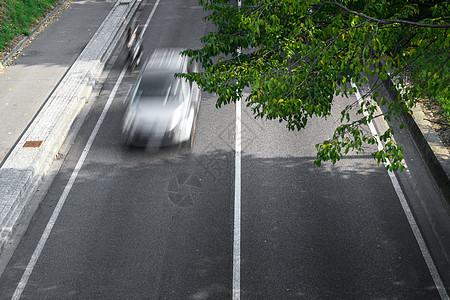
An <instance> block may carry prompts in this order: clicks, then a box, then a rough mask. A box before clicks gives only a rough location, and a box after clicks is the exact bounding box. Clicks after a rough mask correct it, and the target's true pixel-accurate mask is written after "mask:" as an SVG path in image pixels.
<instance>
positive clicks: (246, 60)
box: [182, 0, 450, 170]
mask: <svg viewBox="0 0 450 300" xmlns="http://www.w3.org/2000/svg"><path fill="white" fill-rule="evenodd" d="M199 3H200V5H202V6H203V8H204V9H205V10H208V11H209V12H210V14H209V15H208V17H206V21H208V22H212V24H214V25H215V28H216V30H215V31H214V32H210V33H208V34H207V35H206V36H204V37H203V38H202V42H203V43H204V46H203V48H201V49H194V50H192V49H189V50H186V51H185V52H184V54H186V55H189V56H191V57H193V58H194V59H195V60H197V61H200V62H201V64H202V67H203V69H204V71H203V72H202V73H198V74H183V75H182V76H184V77H186V78H188V79H189V80H191V81H196V82H197V83H198V84H199V85H200V86H201V87H203V88H204V89H205V90H206V91H208V92H213V93H216V94H217V95H218V100H217V106H218V107H220V106H222V105H223V104H227V103H230V102H235V101H236V100H238V99H240V98H241V96H242V91H243V90H244V88H246V87H250V88H251V94H250V95H249V96H248V97H247V98H246V99H245V101H246V104H247V106H249V107H251V109H252V110H253V113H254V115H255V117H261V118H267V119H278V120H279V121H280V122H285V124H286V126H287V128H288V129H290V130H300V129H302V128H304V127H305V126H306V125H307V122H308V120H309V119H310V118H311V117H313V116H317V117H327V116H328V115H330V113H331V107H332V104H333V100H335V99H336V98H335V96H336V95H344V96H348V95H351V94H354V93H355V92H356V88H355V85H356V86H361V85H362V84H364V83H367V82H368V76H372V75H374V74H376V75H378V77H379V78H380V79H381V80H386V79H388V76H391V77H393V76H394V77H395V76H397V75H399V74H403V73H405V72H408V75H409V76H411V77H412V78H413V80H414V82H415V84H414V85H413V86H409V87H408V86H407V85H405V83H404V82H403V81H402V80H400V81H399V82H398V84H399V85H400V87H401V88H403V89H404V93H402V94H401V96H399V98H398V99H397V100H396V101H394V102H391V103H389V104H388V109H387V111H386V112H385V113H383V114H382V115H381V117H384V118H386V119H387V120H390V119H391V118H395V117H396V116H398V115H399V114H400V112H401V111H406V112H410V110H411V108H412V107H413V105H414V103H415V100H416V99H417V98H419V97H422V96H425V95H427V96H431V97H432V96H433V95H434V94H436V92H437V91H440V92H441V93H442V91H443V90H446V95H445V97H446V99H448V96H449V93H450V92H449V90H448V81H447V80H443V78H448V75H447V76H444V75H445V74H444V73H443V72H444V71H443V70H444V69H445V68H448V65H449V58H450V55H449V53H450V51H449V49H450V32H449V28H450V24H449V23H450V20H449V19H450V17H449V11H450V9H449V5H448V4H449V3H448V1H438V0H336V1H331V0H330V1H327V0H302V1H300V0H243V1H242V6H241V7H240V8H239V7H237V5H236V1H228V0H200V1H199ZM241 49H242V53H241ZM429 51H433V52H435V53H440V55H439V56H438V57H436V59H437V60H438V61H437V62H435V63H434V66H433V69H432V71H430V72H429V73H427V74H426V76H424V75H423V72H421V70H415V69H414V68H413V67H412V66H414V62H415V61H416V60H417V59H418V58H420V57H422V56H423V54H424V53H425V52H429ZM350 83H353V85H351V84H350ZM385 102H386V101H385V99H384V98H382V97H379V96H378V95H377V94H376V93H372V94H371V97H363V100H362V103H358V102H355V103H354V104H353V105H349V106H347V107H346V108H345V109H344V110H343V111H342V118H341V124H340V125H339V126H338V127H337V128H336V130H335V132H334V134H333V136H332V137H330V139H329V140H327V141H324V142H323V143H321V144H318V145H316V147H317V150H318V153H317V160H316V164H318V165H320V164H321V163H322V162H324V161H329V160H330V161H332V162H333V163H335V162H336V161H338V160H339V159H341V158H342V157H343V155H345V154H347V153H348V152H349V151H356V152H363V151H364V147H366V146H367V144H378V142H377V139H376V138H374V137H372V136H370V135H368V134H367V131H366V130H364V127H365V126H366V125H367V124H368V123H369V122H370V121H371V120H372V119H374V118H376V117H380V115H377V110H376V105H384V104H385ZM355 107H356V110H357V116H358V117H357V119H356V120H355V119H354V118H351V117H350V110H352V109H354V108H355ZM392 135H393V128H389V130H388V131H386V132H384V133H383V134H381V135H380V139H381V141H383V145H384V146H383V150H380V151H377V152H375V153H372V156H373V157H374V158H375V159H376V160H377V162H378V163H380V162H390V165H389V166H388V168H389V169H391V170H392V169H394V170H396V169H399V168H400V169H401V164H400V162H401V160H402V151H403V150H402V148H401V147H400V146H399V145H397V144H396V143H395V142H394V141H393V140H392Z"/></svg>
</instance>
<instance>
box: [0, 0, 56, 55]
mask: <svg viewBox="0 0 450 300" xmlns="http://www.w3.org/2000/svg"><path fill="white" fill-rule="evenodd" d="M59 1H60V0H0V51H4V50H5V49H7V48H8V46H10V43H11V41H12V40H14V39H15V38H16V37H18V36H21V35H25V36H27V35H29V34H30V31H31V29H32V28H33V27H34V26H35V25H37V23H38V22H39V21H40V20H41V19H42V18H43V17H45V16H46V15H47V14H48V12H49V11H51V9H53V7H55V5H56V4H57V3H58V2H59Z"/></svg>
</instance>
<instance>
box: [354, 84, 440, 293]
mask: <svg viewBox="0 0 450 300" xmlns="http://www.w3.org/2000/svg"><path fill="white" fill-rule="evenodd" d="M351 84H352V87H354V88H356V99H357V100H358V102H359V103H361V102H362V97H361V94H360V93H359V90H358V87H357V86H356V85H355V84H354V83H353V82H352V83H351ZM364 115H365V116H368V113H367V112H366V111H364ZM369 129H370V131H371V133H372V135H373V136H375V138H376V139H377V142H378V150H382V149H383V146H382V144H381V141H380V138H379V136H378V132H377V130H376V129H375V126H374V125H373V122H370V123H369ZM385 165H386V163H385ZM388 174H389V178H390V179H391V182H392V185H393V187H394V189H395V192H396V194H397V197H398V199H399V200H400V203H401V205H402V208H403V211H404V212H405V215H406V218H407V219H408V223H409V226H410V227H411V230H412V232H413V233H414V236H415V238H416V241H417V244H418V245H419V248H420V251H421V252H422V256H423V258H424V259H425V263H426V264H427V266H428V270H429V271H430V274H431V277H432V278H433V281H434V284H435V285H436V288H437V290H438V292H439V295H440V296H441V298H442V299H445V300H447V299H449V296H448V294H447V291H446V289H445V286H444V284H443V282H442V279H441V277H440V276H439V272H438V270H437V268H436V265H435V264H434V262H433V258H432V257H431V254H430V252H429V251H428V248H427V246H426V244H425V240H424V238H423V236H422V234H421V233H420V230H419V226H417V223H416V220H415V219H414V216H413V214H412V212H411V209H410V207H409V205H408V202H407V201H406V198H405V194H404V193H403V191H402V188H401V187H400V184H399V182H398V179H397V177H395V174H394V172H391V171H388Z"/></svg>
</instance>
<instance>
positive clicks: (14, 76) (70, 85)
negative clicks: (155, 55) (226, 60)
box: [0, 0, 138, 250]
mask: <svg viewBox="0 0 450 300" xmlns="http://www.w3.org/2000/svg"><path fill="white" fill-rule="evenodd" d="M137 3H138V2H136V0H118V1H115V2H114V1H71V2H69V4H70V6H68V8H66V9H65V10H62V11H60V14H59V15H57V10H58V9H56V11H54V12H53V14H55V17H56V18H55V20H54V21H53V22H52V23H49V22H48V21H46V22H47V23H49V24H48V26H47V28H46V29H45V30H44V31H42V33H41V34H39V35H37V36H35V37H31V41H32V42H31V43H30V45H29V46H28V47H25V48H23V49H22V50H19V52H18V53H17V54H18V55H13V56H16V59H14V60H13V61H12V64H11V65H10V66H8V67H6V68H5V69H4V70H3V71H2V73H1V75H0V99H1V100H0V107H1V111H0V114H1V119H0V120H1V121H0V137H1V138H0V158H1V161H2V164H1V168H0V191H1V192H0V228H1V236H0V250H1V249H3V247H4V246H5V244H6V243H7V241H8V239H9V238H10V236H11V235H12V234H13V232H14V229H15V227H16V226H17V224H18V223H19V222H20V220H21V217H22V215H23V213H24V211H25V210H26V207H27V206H28V204H29V201H30V199H31V198H32V195H33V194H34V192H35V191H36V190H38V186H39V184H40V182H41V180H42V177H43V176H44V175H45V174H46V172H47V171H48V169H49V167H50V165H51V164H52V163H53V161H54V159H55V158H57V157H58V150H59V148H60V147H61V145H62V143H63V142H64V139H65V137H66V136H67V134H68V131H69V129H70V128H71V125H72V123H73V121H74V120H75V118H76V117H77V115H78V113H79V112H80V110H81V109H82V107H83V106H84V104H85V102H86V99H88V97H89V95H90V93H91V91H92V89H93V87H94V85H95V83H96V81H97V80H98V78H99V77H100V76H101V74H102V71H103V68H104V66H105V64H106V63H107V61H108V59H109V57H110V55H111V53H112V51H113V49H114V47H115V45H116V44H117V42H118V41H119V39H120V37H121V36H122V34H123V32H124V31H125V28H126V25H127V23H128V22H129V20H130V18H131V16H132V15H133V14H134V12H135V10H136V9H137Z"/></svg>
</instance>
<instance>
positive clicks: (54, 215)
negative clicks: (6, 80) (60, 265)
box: [11, 0, 159, 300]
mask: <svg viewBox="0 0 450 300" xmlns="http://www.w3.org/2000/svg"><path fill="white" fill-rule="evenodd" d="M158 4H159V0H157V1H156V3H155V6H154V7H153V10H152V12H151V13H150V15H149V17H148V19H147V22H146V23H145V24H146V26H145V27H144V29H143V30H142V33H144V31H145V30H146V29H147V27H148V23H149V22H150V19H151V18H152V16H153V14H154V12H155V9H156V7H157V6H158ZM128 67H129V65H128V64H125V66H124V67H123V69H122V72H121V73H120V75H119V78H118V79H117V82H116V84H115V85H114V88H113V90H112V91H111V94H110V95H109V98H108V101H107V102H106V105H105V107H104V108H103V111H102V113H101V115H100V117H99V119H98V120H97V123H96V124H95V127H94V129H93V130H92V133H91V135H90V137H89V140H88V141H87V143H86V146H85V147H84V149H83V153H82V154H81V156H80V158H79V159H78V162H77V164H76V166H75V169H74V170H73V172H72V175H71V176H70V179H69V181H68V182H67V185H66V186H65V188H64V191H63V193H62V195H61V197H60V198H59V200H58V203H57V204H56V207H55V210H54V211H53V213H52V215H51V217H50V220H49V221H48V223H47V226H46V227H45V229H44V232H43V234H42V236H41V239H40V240H39V243H38V245H37V246H36V249H35V250H34V252H33V255H32V256H31V259H30V261H29V262H28V265H27V267H26V269H25V272H24V273H23V275H22V278H21V279H20V281H19V283H18V285H17V287H16V290H15V291H14V294H13V296H12V298H11V299H12V300H18V299H20V297H21V296H22V293H23V291H24V289H25V287H26V285H27V282H28V279H29V278H30V276H31V273H32V272H33V269H34V267H35V265H36V263H37V261H38V259H39V257H40V255H41V253H42V250H43V249H44V246H45V243H46V242H47V240H48V237H49V236H50V233H51V231H52V229H53V226H54V225H55V222H56V220H57V219H58V216H59V214H60V212H61V209H62V207H63V205H64V203H65V202H66V199H67V196H68V195H69V192H70V190H71V189H72V186H73V184H74V183H75V180H76V179H77V176H78V173H79V172H80V170H81V167H82V166H83V163H84V160H85V159H86V157H87V155H88V153H89V150H90V149H91V146H92V144H93V143H94V140H95V137H96V136H97V133H98V131H99V130H100V126H101V125H102V123H103V121H104V119H105V117H106V113H107V112H108V110H109V108H110V106H111V103H112V101H113V100H114V97H115V95H116V93H117V90H118V88H119V86H120V84H121V83H122V80H123V77H124V76H125V73H126V71H127V69H128Z"/></svg>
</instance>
